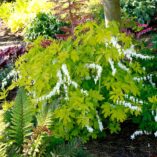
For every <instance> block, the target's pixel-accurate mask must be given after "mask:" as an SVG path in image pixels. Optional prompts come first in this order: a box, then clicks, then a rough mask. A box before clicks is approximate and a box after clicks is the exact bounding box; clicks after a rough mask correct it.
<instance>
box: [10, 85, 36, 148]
mask: <svg viewBox="0 0 157 157" xmlns="http://www.w3.org/2000/svg"><path fill="white" fill-rule="evenodd" d="M33 111H34V109H33V105H32V104H31V102H30V100H29V99H28V97H27V95H26V91H25V90H24V89H23V88H20V89H19V91H18V93H17V96H16V99H15V104H14V106H13V108H12V111H11V125H10V129H9V133H10V137H11V139H12V140H14V141H15V144H16V145H17V146H18V147H19V148H22V145H23V143H24V139H25V138H26V137H28V136H29V135H30V134H31V130H32V123H31V122H32V117H33Z"/></svg>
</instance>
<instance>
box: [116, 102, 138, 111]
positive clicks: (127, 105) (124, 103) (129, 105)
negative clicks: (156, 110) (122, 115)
mask: <svg viewBox="0 0 157 157" xmlns="http://www.w3.org/2000/svg"><path fill="white" fill-rule="evenodd" d="M117 104H118V105H123V106H125V107H128V108H129V109H131V110H136V111H141V108H140V107H138V106H133V105H132V104H131V103H130V102H126V101H117Z"/></svg>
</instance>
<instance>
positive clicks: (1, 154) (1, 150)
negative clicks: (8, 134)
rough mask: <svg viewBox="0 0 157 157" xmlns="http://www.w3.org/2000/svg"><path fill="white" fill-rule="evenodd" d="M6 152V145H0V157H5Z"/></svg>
mask: <svg viewBox="0 0 157 157" xmlns="http://www.w3.org/2000/svg"><path fill="white" fill-rule="evenodd" d="M6 150H7V144H5V143H0V157H7V154H6Z"/></svg>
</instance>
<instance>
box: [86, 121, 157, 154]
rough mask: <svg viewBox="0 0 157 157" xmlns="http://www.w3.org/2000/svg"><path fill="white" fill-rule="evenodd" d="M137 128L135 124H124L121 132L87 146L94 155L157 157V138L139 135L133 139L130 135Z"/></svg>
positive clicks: (91, 142)
mask: <svg viewBox="0 0 157 157" xmlns="http://www.w3.org/2000/svg"><path fill="white" fill-rule="evenodd" d="M135 130H136V129H135V124H124V125H123V126H122V131H121V133H120V134H118V135H108V136H107V137H106V138H104V139H103V140H96V141H90V142H89V143H88V144H86V146H85V147H86V148H87V150H89V152H91V153H92V154H93V155H94V157H157V139H156V138H155V137H154V136H138V137H136V139H135V140H131V139H130V135H131V134H133V132H134V131H135Z"/></svg>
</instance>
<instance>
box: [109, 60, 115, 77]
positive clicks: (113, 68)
mask: <svg viewBox="0 0 157 157" xmlns="http://www.w3.org/2000/svg"><path fill="white" fill-rule="evenodd" d="M108 61H109V63H110V66H111V69H112V75H113V76H114V75H115V74H116V71H117V70H116V68H115V67H114V61H113V60H112V59H111V58H110V59H109V60H108Z"/></svg>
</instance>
